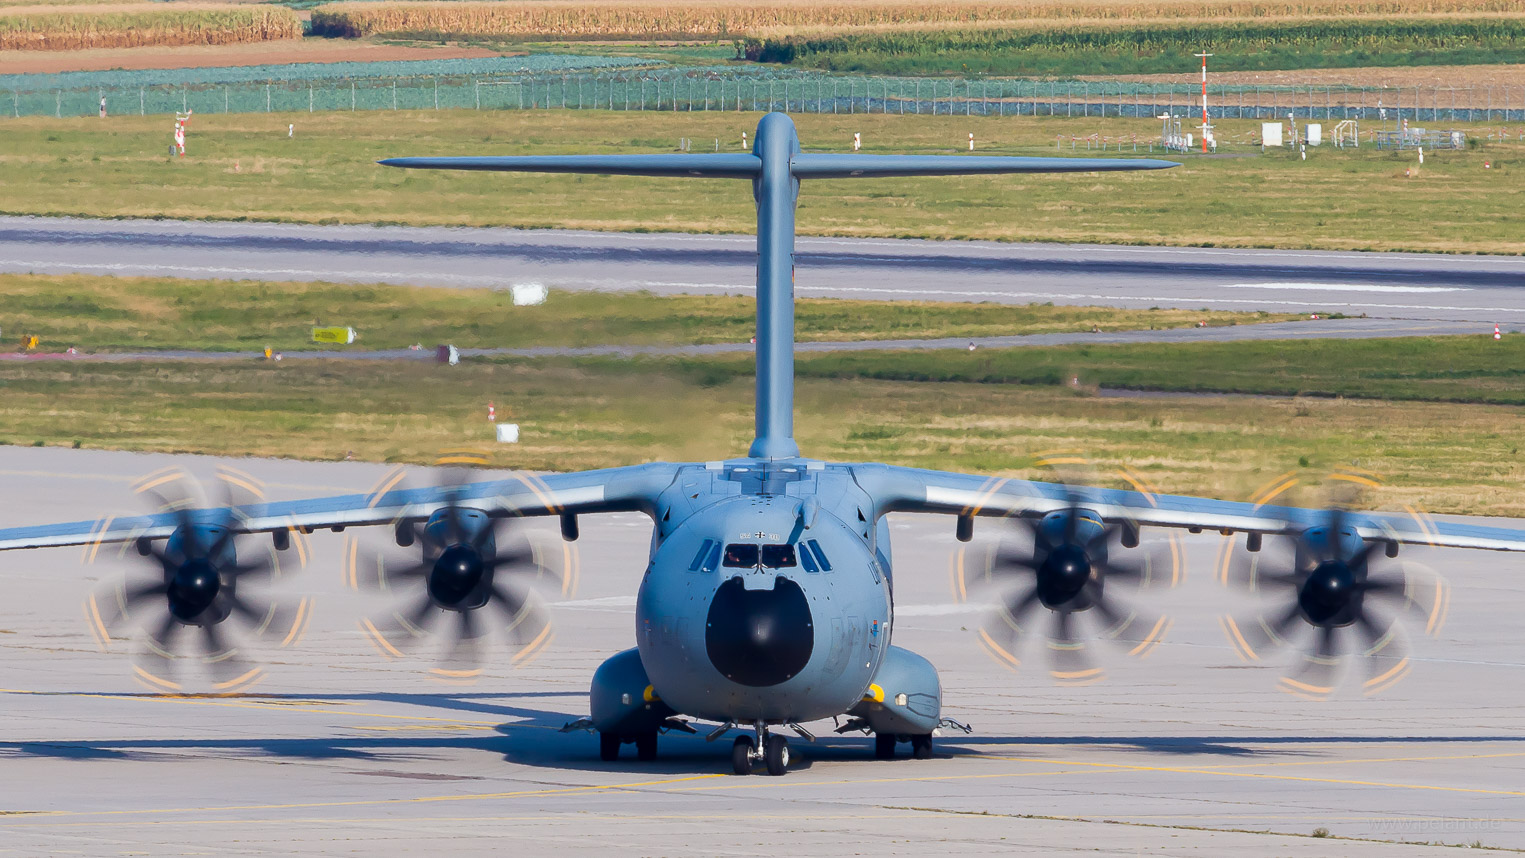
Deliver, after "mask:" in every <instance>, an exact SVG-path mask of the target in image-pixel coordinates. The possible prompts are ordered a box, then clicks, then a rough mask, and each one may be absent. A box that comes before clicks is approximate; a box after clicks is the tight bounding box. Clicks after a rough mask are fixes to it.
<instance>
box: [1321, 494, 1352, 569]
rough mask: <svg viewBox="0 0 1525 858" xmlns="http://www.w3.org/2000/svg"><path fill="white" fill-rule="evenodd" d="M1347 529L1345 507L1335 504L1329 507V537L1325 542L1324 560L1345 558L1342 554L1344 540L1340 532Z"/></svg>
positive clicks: (1322, 557)
mask: <svg viewBox="0 0 1525 858" xmlns="http://www.w3.org/2000/svg"><path fill="white" fill-rule="evenodd" d="M1344 530H1345V508H1344V507H1342V506H1333V507H1330V508H1329V539H1328V540H1327V541H1325V543H1324V551H1323V554H1322V555H1321V558H1320V559H1322V560H1344V559H1346V558H1345V557H1343V556H1341V550H1340V549H1341V546H1342V544H1343V542H1344V540H1343V539H1341V538H1340V534H1341V533H1342V532H1343V531H1344Z"/></svg>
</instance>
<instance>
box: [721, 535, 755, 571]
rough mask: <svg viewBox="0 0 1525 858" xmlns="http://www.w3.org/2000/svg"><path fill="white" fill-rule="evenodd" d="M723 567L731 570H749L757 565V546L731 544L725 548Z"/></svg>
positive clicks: (742, 543) (739, 543)
mask: <svg viewBox="0 0 1525 858" xmlns="http://www.w3.org/2000/svg"><path fill="white" fill-rule="evenodd" d="M725 565H726V566H727V567H729V568H732V569H751V568H752V567H754V566H756V565H757V546H756V545H753V544H752V543H750V542H733V543H731V544H730V545H727V546H726V547H725Z"/></svg>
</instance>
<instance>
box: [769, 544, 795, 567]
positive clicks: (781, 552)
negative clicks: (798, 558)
mask: <svg viewBox="0 0 1525 858" xmlns="http://www.w3.org/2000/svg"><path fill="white" fill-rule="evenodd" d="M762 563H763V565H764V566H766V567H768V568H769V569H785V568H790V567H793V566H794V565H795V561H794V546H793V545H764V546H763V547H762Z"/></svg>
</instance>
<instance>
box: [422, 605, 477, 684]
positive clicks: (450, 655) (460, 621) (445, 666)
mask: <svg viewBox="0 0 1525 858" xmlns="http://www.w3.org/2000/svg"><path fill="white" fill-rule="evenodd" d="M454 613H455V625H454V627H453V630H452V632H451V640H450V643H449V644H448V645H447V646H446V649H445V654H444V656H443V657H442V658H441V659H440V666H439V667H436V668H434V669H433V670H431V671H429V672H430V673H432V674H434V675H435V676H436V677H438V678H440V679H446V680H450V681H454V682H468V683H469V682H474V681H476V679H477V677H479V676H481V674H482V667H481V664H482V643H483V642H484V639H485V637H486V635H487V628H486V626H485V625H484V624H483V623H481V622H479V621H478V620H477V612H476V611H455V612H454Z"/></svg>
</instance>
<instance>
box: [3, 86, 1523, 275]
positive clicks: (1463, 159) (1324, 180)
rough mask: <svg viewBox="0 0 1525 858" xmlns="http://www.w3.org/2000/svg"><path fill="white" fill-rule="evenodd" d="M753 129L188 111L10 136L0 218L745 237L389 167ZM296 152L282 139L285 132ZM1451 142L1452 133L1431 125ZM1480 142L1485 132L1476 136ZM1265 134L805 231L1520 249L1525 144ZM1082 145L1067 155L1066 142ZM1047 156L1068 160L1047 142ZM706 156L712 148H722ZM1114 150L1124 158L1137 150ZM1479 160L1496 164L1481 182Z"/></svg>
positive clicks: (584, 187)
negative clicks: (176, 130) (1291, 140)
mask: <svg viewBox="0 0 1525 858" xmlns="http://www.w3.org/2000/svg"><path fill="white" fill-rule="evenodd" d="M757 119H758V114H756V113H735V112H720V111H711V112H695V113H682V114H677V115H675V114H672V113H668V112H662V113H657V112H651V113H642V112H629V113H625V112H612V113H611V112H605V111H593V110H588V111H570V110H569V111H534V110H526V111H517V110H516V111H480V112H478V111H471V110H442V111H397V112H395V113H394V112H391V111H369V112H356V113H343V112H338V113H335V112H330V113H316V114H309V113H306V112H303V113H292V114H280V113H275V114H268V115H266V114H226V115H215V114H213V115H207V116H202V115H201V114H199V113H198V114H197V115H196V120H195V122H194V124H193V126H192V129H191V133H190V138H189V140H188V143H187V150H188V152H189V154H188V155H187V156H186V157H184V158H170V157H168V156H167V155H166V154H165V151H166V150H165V147H166V146H167V145H168V142H169V139H170V127H169V125H167V124H166V123H165V122H164V120H163V118H162V117H134V116H112V117H110V118H109V119H107V120H106V121H104V122H102V121H100V120H98V119H95V118H89V119H62V120H61V119H51V118H45V117H32V118H23V119H12V120H7V122H6V138H5V144H6V145H5V147H4V150H3V151H0V212H4V213H8V214H35V215H83V216H104V217H166V218H190V219H217V220H269V221H298V222H306V223H375V222H384V223H404V224H418V225H422V224H436V225H460V226H518V227H558V228H572V229H605V230H630V231H688V232H726V233H746V232H750V231H751V230H752V229H753V228H754V218H755V215H754V213H753V210H752V200H751V195H750V193H748V190H747V189H746V188H745V187H744V186H743V185H741V184H740V183H735V182H730V183H726V182H704V181H697V182H674V181H671V180H662V179H645V178H638V177H625V176H569V175H568V176H562V175H530V174H526V175H513V174H503V175H481V174H472V173H456V172H448V171H418V170H409V171H403V170H388V169H386V168H383V167H379V166H377V165H376V164H375V160H376V159H378V158H383V157H388V156H399V155H481V154H502V155H508V154H551V153H579V152H659V151H672V150H674V149H675V148H676V147H677V145H678V138H679V137H680V136H683V137H687V138H688V139H690V140H692V141H693V145H694V147H695V148H696V149H700V148H710V147H712V146H713V145H715V144H718V145H719V147H720V151H722V152H735V151H739V150H740V145H741V135H742V133H743V132H747V133H748V134H750V133H751V132H752V131H753V130H754V129H755V127H756V123H757ZM795 121H796V123H797V124H798V126H799V128H800V134H801V137H802V139H803V142H804V145H805V147H806V149H807V150H809V151H850V148H851V144H852V139H853V134H854V133H861V134H862V140H863V142H864V149H865V151H868V152H875V153H896V152H903V153H912V154H916V153H956V152H959V151H967V146H968V134H969V133H973V134H974V135H975V139H976V144H977V152H978V153H979V154H1015V155H1071V154H1076V155H1087V154H1092V155H1095V154H1100V152H1099V150H1098V151H1091V150H1089V149H1088V148H1087V147H1088V145H1090V144H1089V143H1088V140H1087V138H1090V137H1091V136H1092V135H1097V134H1102V135H1109V136H1111V137H1112V140H1111V142H1110V143H1109V154H1116V150H1117V147H1118V145H1119V141H1126V140H1129V139H1133V140H1135V141H1137V149H1138V154H1139V155H1148V154H1149V141H1150V140H1151V139H1154V138H1155V137H1156V136H1157V135H1158V134H1159V130H1160V124H1159V121H1158V120H1147V119H1146V120H1133V119H1117V118H1107V119H1099V118H1095V117H1091V118H1083V117H1074V118H1072V119H1067V118H1064V117H1053V118H1049V117H1043V118H1037V119H1035V118H1033V117H1021V118H1016V117H1009V118H1001V117H978V116H956V117H950V116H935V117H934V116H898V115H882V114H876V115H871V116H863V115H858V116H846V115H841V116H833V115H802V116H797V117H795ZM293 123H294V125H295V135H294V136H292V137H288V136H287V127H288V124H293ZM1441 125H1442V127H1445V126H1446V125H1448V124H1447V123H1441ZM1471 127H1472V128H1474V129H1476V130H1478V131H1481V130H1482V129H1481V127H1480V126H1471ZM1258 133H1259V126H1258V124H1256V123H1253V122H1250V121H1248V120H1245V121H1237V120H1222V121H1220V122H1219V123H1218V135H1219V140H1220V151H1223V152H1235V153H1240V154H1244V155H1252V154H1253V155H1254V157H1233V158H1209V159H1203V158H1199V157H1197V158H1183V160H1184V161H1186V164H1185V166H1183V167H1180V168H1178V169H1174V170H1167V171H1159V172H1150V173H1146V174H1137V173H1106V174H1102V175H1099V176H1085V175H1026V176H999V177H955V178H928V179H896V180H893V181H888V180H886V181H878V180H866V179H859V180H832V181H816V182H811V183H807V184H806V186H805V187H804V189H803V191H802V193H801V194H800V204H799V213H798V219H799V229H800V232H801V233H802V234H809V235H845V236H886V237H907V238H911V237H914V238H938V239H948V238H974V239H991V240H999V241H1060V242H1100V243H1116V244H1175V245H1203V246H1229V247H1293V248H1320V249H1339V250H1425V251H1439V252H1474V253H1514V254H1517V253H1522V252H1525V233H1522V231H1521V230H1519V229H1518V228H1517V227H1516V224H1517V221H1518V213H1519V212H1520V211H1521V210H1522V208H1525V182H1521V181H1518V180H1517V179H1516V178H1515V177H1514V174H1515V172H1516V171H1518V170H1522V169H1525V143H1522V142H1520V141H1518V140H1516V139H1514V138H1515V137H1516V136H1517V135H1514V134H1513V133H1511V135H1510V140H1509V142H1498V141H1494V142H1491V143H1484V144H1481V145H1479V147H1478V148H1476V149H1468V150H1465V151H1457V152H1442V153H1426V155H1427V157H1426V159H1425V164H1424V166H1423V167H1419V166H1418V164H1417V163H1416V162H1415V160H1414V157H1413V153H1411V152H1379V151H1376V150H1374V149H1371V148H1369V147H1363V148H1361V149H1357V150H1349V149H1346V150H1340V151H1336V150H1333V149H1331V148H1329V147H1327V146H1326V147H1323V148H1321V149H1316V150H1310V151H1309V153H1308V160H1306V161H1300V160H1298V157H1297V153H1296V152H1276V153H1271V154H1266V155H1264V156H1261V155H1259V154H1258V148H1251V147H1249V146H1247V145H1242V144H1241V143H1239V142H1238V141H1244V140H1249V139H1252V138H1253V136H1254V135H1257V134H1258ZM1075 138H1078V140H1076V143H1075V148H1074V149H1073V150H1072V148H1071V141H1072V139H1075ZM1056 140H1057V141H1058V144H1059V145H1058V146H1056ZM712 141H714V142H713V143H712ZM1124 145H1125V151H1124V152H1123V153H1122V154H1123V155H1124V156H1131V155H1133V154H1134V152H1133V150H1132V149H1131V148H1127V144H1124ZM1484 162H1488V163H1489V164H1490V165H1491V166H1490V167H1488V168H1486V169H1485V168H1484Z"/></svg>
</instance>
